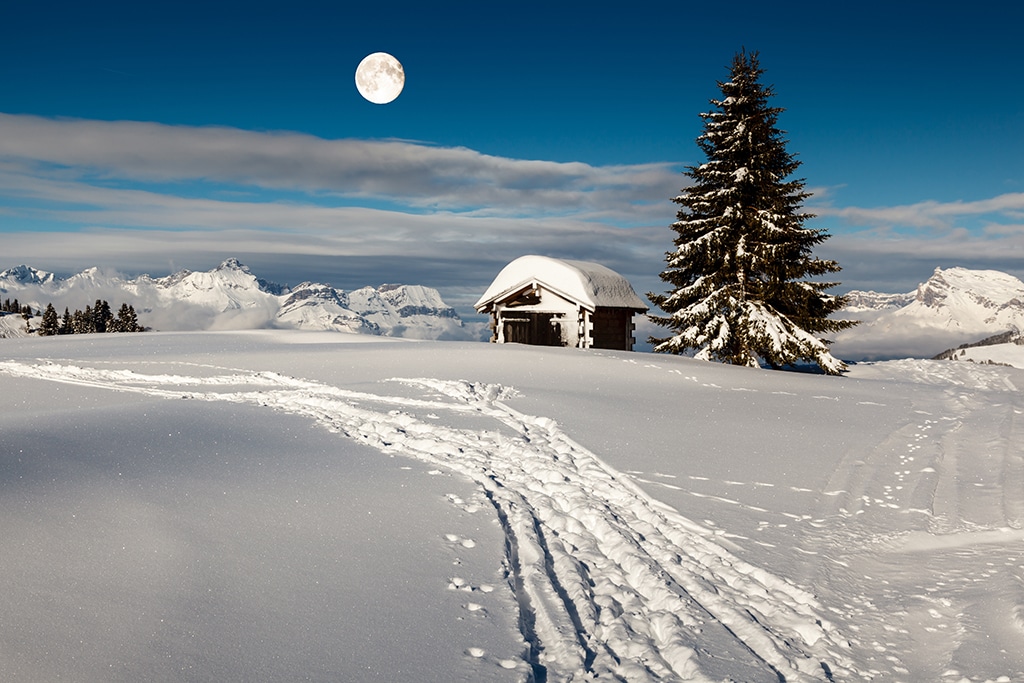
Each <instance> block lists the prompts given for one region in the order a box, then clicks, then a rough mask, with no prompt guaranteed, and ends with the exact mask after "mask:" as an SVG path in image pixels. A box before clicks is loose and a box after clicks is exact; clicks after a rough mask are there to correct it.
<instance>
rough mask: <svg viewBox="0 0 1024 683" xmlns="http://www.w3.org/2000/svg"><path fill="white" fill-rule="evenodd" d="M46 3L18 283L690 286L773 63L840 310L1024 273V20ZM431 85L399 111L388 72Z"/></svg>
mask: <svg viewBox="0 0 1024 683" xmlns="http://www.w3.org/2000/svg"><path fill="white" fill-rule="evenodd" d="M348 4H349V3H339V2H336V1H334V2H324V3H311V2H303V1H301V0H300V1H297V2H288V3H274V4H260V3H253V2H246V3H240V2H239V3H235V2H210V3H195V2H190V1H189V0H185V1H183V2H175V3H165V2H159V1H157V2H146V3H140V2H131V3H121V2H102V1H101V2H96V3H80V2H76V3H68V2H51V3H27V2H22V3H16V5H15V6H14V7H5V10H4V17H3V21H2V22H0V242H2V243H3V245H4V246H3V248H2V250H0V256H2V259H0V268H4V267H10V266H13V265H16V264H18V263H28V264H29V265H34V266H36V267H38V268H43V269H46V270H52V271H56V272H58V273H65V274H66V273H70V272H74V271H77V270H79V269H81V268H83V267H87V266H91V265H101V266H105V267H111V268H116V269H119V270H121V271H123V272H125V273H128V274H137V273H140V272H149V273H150V274H153V275H163V274H166V273H168V272H171V271H173V270H175V269H178V268H182V267H187V268H190V269H194V270H198V269H206V268H210V267H213V266H215V265H216V264H217V263H218V262H219V261H221V260H223V259H224V258H226V257H228V256H236V257H238V258H240V259H241V260H242V261H243V262H245V263H247V264H248V265H250V266H251V267H252V268H253V270H254V271H256V272H257V274H259V275H261V276H263V277H266V278H269V279H274V280H277V281H280V282H285V283H289V284H297V283H298V282H299V281H302V280H307V279H312V280H320V281H327V282H331V283H332V284H334V285H335V286H338V287H343V288H352V287H357V286H361V285H365V284H380V283H382V282H415V283H421V284H427V285H431V286H435V287H438V288H439V289H441V291H442V294H444V295H445V298H446V299H448V300H449V301H451V302H453V303H455V304H456V305H459V306H461V307H465V306H466V304H467V302H470V303H471V302H472V300H473V299H475V297H476V295H478V294H479V292H481V291H483V289H484V288H485V287H486V285H487V284H488V283H489V281H490V279H491V278H492V277H493V275H494V274H496V272H497V271H498V270H499V269H500V267H501V266H502V265H504V264H505V263H507V262H508V261H510V260H512V259H513V258H515V257H517V256H519V255H522V254H526V253H542V254H547V255H551V256H558V257H564V258H578V259H585V260H596V261H600V262H602V263H605V264H607V265H609V266H611V267H613V268H615V269H617V270H619V271H620V272H622V273H624V274H625V275H627V277H629V278H630V280H631V281H633V283H634V286H635V287H636V288H637V290H638V291H641V292H643V291H647V290H650V289H656V290H661V289H662V288H663V285H662V283H661V282H660V281H659V280H658V279H657V273H658V272H659V271H660V270H661V268H662V266H663V263H664V262H663V253H664V252H665V251H666V250H667V249H669V248H671V240H672V237H673V236H674V233H672V232H671V230H670V229H669V227H668V226H669V224H670V223H671V222H672V220H673V219H674V216H675V210H676V208H677V207H676V205H675V204H673V203H672V202H671V201H670V199H671V197H672V196H675V195H676V194H678V192H679V190H680V188H681V187H682V186H683V185H684V183H685V181H686V179H685V177H684V176H683V175H682V174H681V171H682V169H683V166H684V165H686V164H692V163H700V162H701V161H703V159H702V158H701V156H700V153H699V150H698V148H697V146H696V145H695V144H694V139H695V138H696V136H697V135H699V134H700V131H701V120H700V118H699V113H700V112H702V111H706V110H707V109H708V100H709V99H710V98H712V97H715V96H717V95H718V89H717V86H716V81H718V80H724V79H725V78H726V76H727V70H726V67H727V65H728V64H729V62H730V60H731V58H732V56H733V54H734V53H735V52H736V51H738V50H739V49H741V48H742V47H746V48H747V49H748V50H757V51H759V52H760V56H761V64H762V66H763V67H764V69H765V70H766V75H765V79H764V80H765V81H766V82H767V83H770V84H773V85H774V86H775V88H776V91H777V97H776V100H775V104H777V105H778V106H781V107H783V108H785V109H786V111H785V112H784V113H783V114H782V116H781V118H780V125H781V127H782V128H784V129H785V130H787V131H788V137H789V140H790V143H789V149H790V151H792V152H795V153H797V154H798V155H799V158H800V159H801V160H802V162H803V166H802V167H801V168H800V171H799V175H800V176H801V177H803V178H805V179H806V181H807V185H808V188H810V189H811V190H813V191H814V192H815V196H814V197H813V198H812V199H811V200H809V201H808V203H807V206H806V208H807V209H808V210H810V211H812V212H814V213H816V214H817V215H818V218H817V219H815V221H814V222H813V225H814V226H815V227H824V228H826V229H828V231H829V232H830V233H831V234H832V235H833V237H832V239H830V240H829V241H828V242H826V243H825V244H824V245H822V246H821V247H820V248H819V251H818V254H819V255H821V256H824V257H828V258H835V259H837V260H839V262H840V265H841V266H843V272H842V273H840V274H839V279H840V280H842V282H843V284H842V286H841V287H840V288H838V289H837V291H845V290H847V289H850V288H873V289H876V290H881V291H908V290H910V289H912V288H913V286H914V285H916V284H917V283H918V282H920V281H922V280H924V279H926V278H927V277H928V276H929V275H930V274H931V272H932V270H933V269H934V268H935V267H937V266H941V267H948V266H953V265H962V266H968V267H974V268H995V269H1000V270H1004V271H1007V272H1010V273H1013V274H1015V275H1017V276H1018V277H1024V88H1022V87H1021V86H1020V83H1021V74H1020V63H1021V58H1020V54H1019V40H1020V37H1019V27H1020V26H1021V25H1024V9H1020V8H1015V7H1011V6H1010V3H1004V2H999V3H995V2H984V1H983V2H977V3H973V4H970V5H964V6H961V7H950V8H948V9H942V8H938V7H937V6H936V5H934V4H933V3H923V2H921V3H917V2H914V3H858V4H857V5H856V6H849V7H839V6H830V5H828V4H824V3H764V2H757V3H753V2H730V3H680V2H673V3H661V2H653V3H645V2H637V3H631V4H628V5H619V6H615V7H612V6H607V7H605V6H604V5H602V4H601V3H577V2H548V3H531V2H516V3H477V2H451V3H441V4H436V3H435V4H430V3H422V2H417V3H405V2H389V3H366V4H367V6H366V7H364V8H362V9H357V8H351V7H348V6H347V5H348ZM376 51H386V52H390V53H391V54H393V55H395V56H396V57H397V58H398V59H399V60H400V61H401V62H402V63H403V65H404V67H405V71H406V76H407V83H406V87H405V90H404V91H403V93H402V95H401V96H400V97H399V98H398V99H397V100H396V101H394V102H392V103H391V104H388V105H374V104H371V103H369V102H366V101H365V100H363V99H362V98H361V97H360V96H359V95H358V93H357V92H356V89H355V86H354V82H353V74H354V70H355V67H356V65H357V64H358V63H359V61H360V60H361V59H362V58H363V57H364V56H366V55H367V54H369V53H371V52H376Z"/></svg>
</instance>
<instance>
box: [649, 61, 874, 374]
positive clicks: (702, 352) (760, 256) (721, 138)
mask: <svg viewBox="0 0 1024 683" xmlns="http://www.w3.org/2000/svg"><path fill="white" fill-rule="evenodd" d="M762 73H763V70H762V69H761V67H760V64H759V61H758V55H757V53H756V52H755V53H752V54H748V53H747V52H746V51H742V52H740V53H738V54H737V55H736V56H735V57H734V58H733V62H732V66H731V68H730V78H729V80H728V81H727V82H725V83H721V82H720V83H719V84H718V86H719V88H720V89H721V91H722V99H720V100H711V104H712V105H713V106H714V107H715V108H716V109H717V110H716V111H712V112H709V113H703V114H701V118H702V119H704V131H703V134H702V135H701V136H700V137H698V138H697V145H698V146H699V147H700V149H701V151H702V152H704V154H705V156H706V157H707V162H706V163H704V164H702V165H700V166H690V167H688V168H687V170H686V171H685V175H687V176H688V177H689V178H690V179H691V180H692V181H693V184H692V185H691V186H690V187H687V188H685V189H684V190H683V191H682V194H681V195H679V196H678V197H676V198H675V199H673V201H674V202H676V203H677V204H680V205H681V207H682V208H680V209H679V212H678V214H677V216H676V218H677V221H676V222H675V223H674V224H673V225H672V229H673V230H674V231H675V232H676V233H677V237H676V238H675V240H674V244H675V250H674V251H670V252H668V253H667V254H666V263H667V267H666V269H665V271H664V272H662V273H661V279H662V280H664V281H665V282H667V283H669V284H670V285H671V286H672V289H671V290H670V291H669V292H667V293H666V294H653V293H652V294H648V297H649V298H650V300H651V301H652V302H653V303H654V304H655V305H656V306H658V307H659V308H660V309H661V310H662V311H664V312H665V313H667V314H668V315H667V316H657V315H652V316H650V317H651V320H652V321H653V322H655V323H657V324H659V325H662V326H664V327H667V328H669V329H670V330H671V331H672V333H673V334H672V336H670V337H665V338H660V339H659V338H653V337H652V338H651V342H652V343H653V344H654V345H655V346H654V350H655V351H659V352H668V353H686V352H688V351H696V357H697V358H701V359H705V360H720V361H723V362H726V363H731V364H734V365H746V366H755V367H756V366H758V365H759V364H760V362H761V361H763V362H765V363H767V364H768V365H770V366H772V367H774V368H778V367H781V366H785V365H790V364H793V363H795V362H797V361H809V362H813V363H817V365H818V366H819V367H820V368H821V369H822V370H824V371H825V372H827V373H829V374H838V373H840V372H842V371H843V370H845V369H846V365H845V364H844V363H843V362H842V361H840V360H837V359H836V358H834V357H833V356H832V355H831V354H830V353H829V351H828V344H829V343H830V342H828V341H826V340H823V339H819V338H818V337H817V333H820V332H835V331H838V330H842V329H845V328H847V327H850V326H852V325H853V324H855V323H853V322H851V321H844V320H831V319H829V317H828V316H829V315H830V314H831V313H833V312H834V311H836V310H838V309H839V308H841V307H842V306H843V304H844V300H843V298H842V297H837V296H830V295H828V294H825V290H826V289H829V288H830V287H834V286H835V285H836V284H837V283H834V282H817V281H809V280H806V279H805V278H808V277H816V276H820V275H825V274H827V273H836V272H838V271H839V270H840V268H839V265H838V264H837V263H836V262H835V261H829V260H822V259H818V258H814V257H813V256H812V255H811V249H812V247H814V246H815V245H817V244H820V243H821V242H823V241H825V240H826V239H828V237H829V235H828V234H827V233H825V232H824V231H823V230H820V229H811V228H806V227H804V225H803V224H804V222H805V221H807V220H808V219H810V218H813V217H814V216H813V215H812V214H809V213H804V212H802V211H801V209H800V206H801V204H802V202H803V201H804V200H805V199H806V198H807V197H808V196H810V195H809V194H808V193H807V192H805V191H804V181H803V180H802V179H789V178H790V176H791V174H792V173H793V172H794V171H796V169H797V168H798V167H799V165H800V162H799V161H797V160H796V159H795V158H794V155H792V154H790V153H789V152H787V151H786V142H787V141H786V140H785V138H784V137H783V135H784V131H782V130H780V129H779V128H777V127H776V123H777V120H778V115H779V114H780V113H781V112H782V111H783V109H781V108H778V107H772V106H770V105H769V98H771V97H773V96H774V95H775V92H774V88H773V87H771V86H767V87H766V86H763V85H762V84H761V82H760V78H761V75H762Z"/></svg>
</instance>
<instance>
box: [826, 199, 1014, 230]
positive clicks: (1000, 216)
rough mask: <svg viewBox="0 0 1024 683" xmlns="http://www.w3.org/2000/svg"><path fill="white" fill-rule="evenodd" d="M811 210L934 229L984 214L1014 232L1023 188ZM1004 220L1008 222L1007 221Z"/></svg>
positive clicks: (997, 226) (952, 226) (859, 222)
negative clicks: (983, 195)
mask: <svg viewBox="0 0 1024 683" xmlns="http://www.w3.org/2000/svg"><path fill="white" fill-rule="evenodd" d="M814 212H815V213H816V214H817V215H819V216H834V217H837V218H842V219H845V220H846V221H848V222H850V223H852V224H855V225H872V226H883V227H889V228H895V227H905V228H929V229H934V230H952V229H955V228H957V227H958V225H957V220H958V219H963V218H976V217H988V218H989V221H990V225H991V229H992V230H993V231H1011V232H1016V231H1017V230H1019V222H1020V221H1022V220H1024V192H1011V193H1007V194H1001V195H997V196H995V197H991V198H988V199H982V200H977V201H970V202H965V201H953V202H938V201H925V202H917V203H915V204H905V205H901V206H886V207H877V208H863V207H854V206H849V207H843V208H838V207H832V206H817V207H815V208H814ZM1007 221H1009V222H1010V223H1009V224H1007V223H1006V222H1007ZM1014 223H1018V224H1017V225H1013V224H1014Z"/></svg>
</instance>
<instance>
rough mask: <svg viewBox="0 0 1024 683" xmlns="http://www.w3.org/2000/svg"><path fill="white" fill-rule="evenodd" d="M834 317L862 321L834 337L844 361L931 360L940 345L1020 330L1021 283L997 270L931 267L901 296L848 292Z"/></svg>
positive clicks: (1023, 320) (1023, 309)
mask: <svg viewBox="0 0 1024 683" xmlns="http://www.w3.org/2000/svg"><path fill="white" fill-rule="evenodd" d="M847 296H848V297H849V304H848V305H847V307H846V308H845V309H843V310H842V311H841V312H840V313H839V314H838V317H843V318H848V319H857V320H861V321H863V322H862V323H861V324H860V325H858V326H857V327H854V328H852V329H850V330H846V331H844V332H842V333H840V334H838V335H837V336H836V341H835V345H834V346H833V352H834V353H837V354H839V355H840V356H841V357H843V358H847V359H853V360H857V359H862V358H869V359H878V358H897V357H918V358H921V357H925V358H931V357H933V356H935V355H936V354H938V353H940V352H942V351H943V350H944V349H949V348H951V347H955V346H959V345H961V344H965V343H972V342H977V341H979V340H980V339H982V338H984V337H990V336H992V335H995V334H999V333H1002V332H1008V331H1018V330H1024V282H1021V281H1020V280H1019V279H1017V278H1015V277H1013V276H1012V275H1009V274H1007V273H1003V272H1000V271H997V270H969V269H967V268H948V269H942V268H936V269H935V272H934V273H933V274H932V276H931V277H930V278H929V279H928V280H927V281H926V282H923V283H921V284H920V285H918V287H917V290H916V291H914V292H910V293H907V294H880V293H878V292H861V291H853V292H850V293H849V294H848V295H847Z"/></svg>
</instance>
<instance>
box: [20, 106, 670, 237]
mask: <svg viewBox="0 0 1024 683" xmlns="http://www.w3.org/2000/svg"><path fill="white" fill-rule="evenodd" d="M0 159H6V160H8V162H10V161H15V162H18V163H20V164H21V165H22V168H23V171H25V172H31V173H32V174H34V175H35V176H37V177H49V178H64V179H69V177H71V176H75V179H76V180H78V181H79V182H88V183H91V184H102V183H105V182H112V181H113V182H125V181H131V182H133V183H150V184H151V183H175V182H177V183H181V182H195V181H203V182H206V183H210V184H233V185H241V186H251V187H255V188H261V189H271V190H283V191H293V192H301V193H307V194H310V195H316V194H321V195H324V194H326V195H337V196H339V197H348V198H364V199H367V198H369V199H385V200H389V201H392V202H396V203H398V204H400V205H403V206H405V207H407V208H408V209H410V210H416V209H419V210H449V211H470V210H471V211H487V212H489V213H491V214H496V215H528V214H534V213H549V214H550V213H553V214H562V215H565V214H572V215H588V214H592V215H594V216H596V217H606V218H611V217H615V218H617V219H619V220H624V219H632V220H636V219H638V218H640V220H642V217H643V215H645V214H646V213H647V207H648V205H651V204H655V203H660V202H664V201H665V200H666V198H668V197H671V196H672V195H673V194H674V193H676V192H677V191H678V189H679V188H678V185H679V184H680V182H681V180H682V176H681V175H680V174H679V172H678V169H677V168H675V167H674V166H673V165H672V164H669V163H651V164H636V165H615V166H593V165H590V164H585V163H580V162H569V163H560V162H553V161H538V160H527V159H511V158H506V157H498V156H492V155H487V154H482V153H480V152H477V151H474V150H471V149H467V148H463V147H437V146H433V145H429V144H425V143H418V142H410V141H402V140H351V139H342V140H327V139H323V138H318V137H315V136H312V135H307V134H303V133H293V132H254V131H246V130H239V129H235V128H224V127H190V126H170V125H165V124H160V123H148V122H136V121H89V120H67V119H48V118H41V117H37V116H22V115H8V114H0ZM67 189H68V190H69V192H70V188H67ZM50 199H53V200H58V199H59V197H56V196H53V195H51V196H50ZM69 201H71V199H70V198H69Z"/></svg>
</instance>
